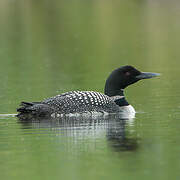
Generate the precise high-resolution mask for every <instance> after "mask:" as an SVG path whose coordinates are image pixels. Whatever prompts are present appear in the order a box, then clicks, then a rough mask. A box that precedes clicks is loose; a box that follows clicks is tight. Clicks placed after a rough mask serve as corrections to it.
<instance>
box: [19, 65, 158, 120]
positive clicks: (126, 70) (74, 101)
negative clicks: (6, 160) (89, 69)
mask: <svg viewBox="0 0 180 180" xmlns="http://www.w3.org/2000/svg"><path fill="white" fill-rule="evenodd" d="M158 75H159V74H157V73H149V72H148V73H147V72H146V73H145V72H140V71H139V70H137V69H135V68H134V67H132V66H122V67H120V68H118V69H115V70H114V71H113V72H112V73H111V74H110V75H109V77H108V78H107V80H106V84H105V89H104V93H105V94H102V93H99V92H94V91H71V92H67V93H63V94H60V95H57V96H55V97H52V98H48V99H45V100H44V101H41V102H22V103H21V107H20V108H18V109H17V111H18V112H19V114H18V116H19V117H20V118H21V119H23V118H26V117H28V118H29V117H59V116H64V115H65V114H66V115H67V114H70V115H71V114H77V113H88V112H99V113H102V114H106V113H119V112H126V113H127V114H132V117H133V116H134V115H135V110H134V108H133V107H132V106H131V105H129V103H128V102H127V100H126V99H125V96H124V89H125V88H126V87H127V86H129V85H131V84H134V83H136V82H137V81H139V80H141V79H149V78H153V77H156V76H158Z"/></svg>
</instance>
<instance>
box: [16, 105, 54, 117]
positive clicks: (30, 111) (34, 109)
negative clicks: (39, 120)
mask: <svg viewBox="0 0 180 180" xmlns="http://www.w3.org/2000/svg"><path fill="white" fill-rule="evenodd" d="M50 110H51V108H50V107H49V106H48V105H47V104H42V103H41V102H21V104H20V107H19V108H17V112H18V114H17V117H23V116H27V115H28V116H29V115H30V116H38V117H39V116H46V115H47V114H48V113H49V111H50Z"/></svg>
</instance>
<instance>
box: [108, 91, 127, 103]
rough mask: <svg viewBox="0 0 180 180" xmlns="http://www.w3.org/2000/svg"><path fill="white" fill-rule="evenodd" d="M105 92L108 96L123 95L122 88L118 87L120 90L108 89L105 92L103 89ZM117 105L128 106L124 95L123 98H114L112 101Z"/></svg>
mask: <svg viewBox="0 0 180 180" xmlns="http://www.w3.org/2000/svg"><path fill="white" fill-rule="evenodd" d="M105 94H106V95H107V96H109V97H113V96H124V89H120V90H117V91H116V90H112V91H109V92H106V91H105ZM114 102H115V103H116V104H117V105H118V106H128V105H129V103H128V102H127V100H126V98H125V96H124V97H123V98H119V99H116V100H115V101H114Z"/></svg>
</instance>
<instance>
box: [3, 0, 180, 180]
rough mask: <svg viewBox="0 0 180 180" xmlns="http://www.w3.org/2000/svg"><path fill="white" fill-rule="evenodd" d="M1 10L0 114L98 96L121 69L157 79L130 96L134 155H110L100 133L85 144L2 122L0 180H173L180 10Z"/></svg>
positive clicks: (179, 106) (113, 1) (72, 3)
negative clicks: (69, 95) (25, 104)
mask: <svg viewBox="0 0 180 180" xmlns="http://www.w3.org/2000/svg"><path fill="white" fill-rule="evenodd" d="M0 8H1V11H0V82H1V86H0V101H1V103H0V113H1V114H13V113H16V108H17V107H18V105H19V103H20V101H22V100H23V101H40V100H42V99H44V98H46V97H50V96H54V95H56V94H59V93H62V92H65V91H70V90H95V91H99V92H103V89H104V83H105V80H106V78H107V76H108V75H109V73H110V72H111V71H112V70H113V69H115V68H117V67H120V66H122V65H133V66H135V67H137V68H138V69H139V70H141V71H152V72H153V71H154V72H159V73H161V74H162V76H161V77H160V78H158V79H153V80H147V81H144V82H139V83H137V84H135V85H133V86H131V87H130V88H128V89H127V91H126V94H127V98H128V100H129V102H130V103H131V104H132V105H133V106H134V107H135V109H136V110H137V112H138V113H137V115H136V119H135V122H134V123H133V124H132V125H131V126H128V127H127V132H128V134H130V136H133V137H134V138H137V137H138V139H140V141H138V143H139V147H140V148H139V149H138V151H136V152H118V153H117V152H114V151H112V150H111V149H109V148H108V144H107V142H106V135H105V134H106V133H105V132H103V133H102V134H103V135H101V136H98V135H97V136H96V131H97V129H96V128H94V129H93V128H92V127H91V128H92V129H93V132H91V133H89V134H90V136H87V137H86V136H85V137H84V134H83V133H82V132H81V130H82V129H81V128H80V129H79V130H77V129H76V130H74V129H73V128H72V129H73V130H72V131H71V129H70V134H73V137H71V136H69V133H67V134H66V133H65V134H64V133H63V132H62V134H63V135H61V131H62V129H61V128H59V127H52V126H51V125H48V126H47V125H46V126H45V127H44V126H41V125H39V126H38V125H36V126H35V127H34V126H33V125H28V127H24V126H22V125H21V124H19V123H17V119H16V118H13V117H6V118H5V117H4V116H2V117H1V119H0V126H1V127H0V156H1V158H0V164H1V165H0V175H1V178H2V179H13V180H15V179H18V180H20V179H73V180H75V179H78V180H80V179H98V180H99V179H103V180H105V179H122V178H123V179H127V180H130V179H133V180H135V179H138V180H140V179H163V180H165V179H167V180H169V179H179V176H180V160H179V154H180V143H179V142H180V136H179V132H180V131H179V130H180V125H179V120H180V113H179V111H180V102H179V99H180V95H179V89H180V85H179V76H180V72H179V66H180V61H179V57H180V50H179V48H180V36H179V33H180V21H179V19H180V1H178V0H177V1H176V0H171V1H168V0H96V1H95V0H52V1H50V0H38V1H37V0H26V1H25V0H1V1H0ZM37 126H38V127H39V128H37ZM100 129H106V128H105V127H104V124H103V126H102V127H101V128H100ZM76 131H77V132H76ZM82 131H83V132H84V129H83V130H82ZM78 133H80V135H78V136H77V134H78ZM84 133H85V134H88V132H86V131H85V132H84ZM92 134H93V135H92ZM79 136H80V137H81V138H80V139H79ZM77 137H78V138H77ZM83 137H84V138H83Z"/></svg>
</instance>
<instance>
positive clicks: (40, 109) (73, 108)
mask: <svg viewBox="0 0 180 180" xmlns="http://www.w3.org/2000/svg"><path fill="white" fill-rule="evenodd" d="M17 111H18V112H19V114H18V115H22V114H28V113H31V114H33V115H36V116H50V115H51V114H53V113H58V114H69V113H81V112H87V111H88V112H90V111H97V112H102V111H105V112H108V113H112V112H118V111H119V106H118V105H116V103H115V102H114V99H113V98H110V97H108V96H107V95H104V94H102V93H99V92H94V91H70V92H66V93H63V94H60V95H57V96H54V97H51V98H48V99H45V100H44V101H42V102H22V103H21V107H20V108H18V109H17Z"/></svg>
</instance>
